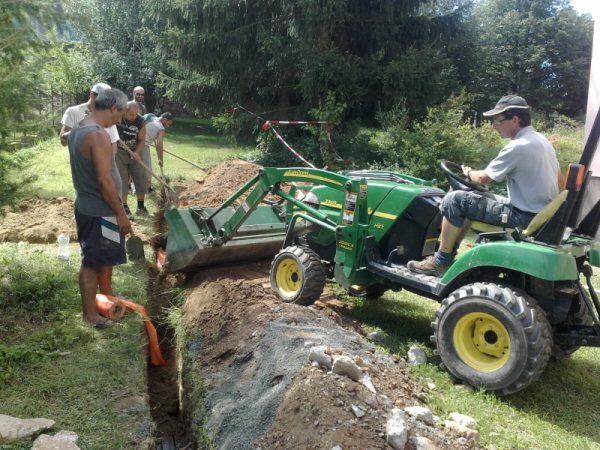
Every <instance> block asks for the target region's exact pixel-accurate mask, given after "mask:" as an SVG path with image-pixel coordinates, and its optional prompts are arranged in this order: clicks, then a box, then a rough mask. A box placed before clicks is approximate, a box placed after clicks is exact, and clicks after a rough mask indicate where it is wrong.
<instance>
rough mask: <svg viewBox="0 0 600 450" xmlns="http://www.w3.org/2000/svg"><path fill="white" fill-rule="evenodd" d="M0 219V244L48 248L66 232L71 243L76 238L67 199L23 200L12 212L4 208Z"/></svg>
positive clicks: (70, 208)
mask: <svg viewBox="0 0 600 450" xmlns="http://www.w3.org/2000/svg"><path fill="white" fill-rule="evenodd" d="M5 212H6V215H5V216H4V217H0V241H5V242H19V241H24V242H29V243H32V244H48V243H54V242H56V237H57V236H58V234H59V233H60V232H61V231H62V230H66V231H67V232H68V233H69V236H70V237H71V240H74V239H76V238H77V230H76V227H75V219H74V216H73V215H74V208H73V201H72V200H70V199H68V198H66V197H56V198H52V199H50V200H41V199H37V198H31V199H27V200H23V201H22V202H20V203H19V204H18V205H17V206H16V207H15V208H14V209H11V208H7V209H6V210H5Z"/></svg>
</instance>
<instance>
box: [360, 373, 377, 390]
mask: <svg viewBox="0 0 600 450" xmlns="http://www.w3.org/2000/svg"><path fill="white" fill-rule="evenodd" d="M359 381H360V383H361V384H362V385H363V386H364V387H366V388H367V389H368V390H369V391H371V392H372V393H373V394H375V393H377V391H376V390H375V386H373V382H372V381H371V376H370V375H369V374H368V373H367V372H365V373H363V375H362V377H361V378H360V380H359Z"/></svg>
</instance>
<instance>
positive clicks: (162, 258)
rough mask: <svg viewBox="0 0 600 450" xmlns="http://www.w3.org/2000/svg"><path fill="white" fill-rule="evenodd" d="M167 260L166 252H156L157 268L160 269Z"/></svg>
mask: <svg viewBox="0 0 600 450" xmlns="http://www.w3.org/2000/svg"><path fill="white" fill-rule="evenodd" d="M166 258H167V254H166V252H165V251H164V250H163V249H162V248H160V247H159V248H158V249H157V250H156V265H157V266H158V268H159V269H160V268H162V266H164V265H165V259H166Z"/></svg>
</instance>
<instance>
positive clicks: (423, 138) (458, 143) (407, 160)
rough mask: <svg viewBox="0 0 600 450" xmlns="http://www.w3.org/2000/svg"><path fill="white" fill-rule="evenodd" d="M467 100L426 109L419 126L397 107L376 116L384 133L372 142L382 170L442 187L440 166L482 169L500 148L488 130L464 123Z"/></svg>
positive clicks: (461, 97) (457, 99) (461, 98)
mask: <svg viewBox="0 0 600 450" xmlns="http://www.w3.org/2000/svg"><path fill="white" fill-rule="evenodd" d="M470 100H471V97H470V96H468V95H467V94H465V93H464V92H463V93H461V94H460V95H458V96H453V97H451V98H450V99H448V100H447V101H446V102H444V103H443V104H441V105H439V106H437V107H434V108H429V109H428V110H427V116H426V118H425V120H424V121H423V122H421V123H412V122H411V120H410V118H409V117H408V115H407V110H406V109H404V108H402V106H401V105H399V106H398V107H397V108H396V109H394V110H393V111H391V112H389V113H386V114H380V115H379V121H380V123H382V125H383V127H384V131H383V132H381V133H378V134H377V136H376V137H375V142H376V144H377V145H378V147H379V148H380V149H381V152H382V153H383V154H384V155H385V156H384V162H383V164H380V165H378V167H382V168H391V169H393V170H397V171H400V172H403V173H406V174H408V175H412V176H415V177H419V178H423V179H434V178H436V179H438V180H439V181H441V182H442V184H443V183H445V176H444V174H443V172H442V170H441V169H440V162H441V161H443V160H450V161H453V162H456V163H458V164H465V165H469V166H472V167H477V168H482V167H484V166H485V165H486V164H487V162H488V161H489V159H491V158H493V156H495V154H496V153H497V152H498V151H499V149H500V147H501V140H500V137H499V136H498V134H497V133H496V132H495V131H494V130H493V129H492V128H491V127H490V126H485V125H484V126H482V127H475V126H473V125H471V124H470V123H469V121H467V120H465V116H466V114H465V112H466V111H467V104H468V102H469V101H470Z"/></svg>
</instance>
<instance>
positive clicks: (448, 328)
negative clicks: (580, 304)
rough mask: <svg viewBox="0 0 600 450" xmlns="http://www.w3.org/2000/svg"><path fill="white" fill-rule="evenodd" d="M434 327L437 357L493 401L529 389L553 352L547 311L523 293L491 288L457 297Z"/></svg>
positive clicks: (477, 287) (476, 287)
mask: <svg viewBox="0 0 600 450" xmlns="http://www.w3.org/2000/svg"><path fill="white" fill-rule="evenodd" d="M435 315H436V320H435V321H434V322H433V323H432V324H431V326H432V327H433V331H434V334H433V336H432V338H431V340H432V341H433V342H434V343H435V345H436V347H437V350H436V352H435V353H436V354H438V355H439V356H440V358H441V359H442V367H443V368H444V369H446V370H447V371H449V372H450V373H451V374H452V375H453V376H454V377H456V378H458V379H460V380H462V381H464V382H466V383H468V384H470V385H471V386H474V387H477V388H480V387H481V388H483V389H485V390H487V391H489V392H491V393H493V394H495V395H498V396H503V395H508V394H512V393H514V392H517V391H520V390H521V389H524V388H525V387H527V386H528V385H529V384H530V383H531V382H532V381H533V380H535V379H536V378H538V377H539V376H540V375H541V373H542V372H543V370H544V368H545V367H546V364H547V363H548V359H549V358H550V350H551V348H552V329H551V327H550V324H549V323H548V320H547V319H546V315H545V313H544V311H543V310H542V309H541V308H540V307H539V306H538V305H537V302H536V301H535V300H534V299H533V298H532V297H531V296H529V295H527V294H526V293H525V292H523V291H520V290H518V289H514V288H511V287H508V286H501V285H497V284H493V283H475V284H470V285H467V286H464V287H462V288H460V289H458V290H456V291H454V292H453V293H452V294H450V296H449V297H448V298H446V299H445V300H444V301H443V302H442V306H441V308H440V309H438V310H437V311H436V314H435Z"/></svg>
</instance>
